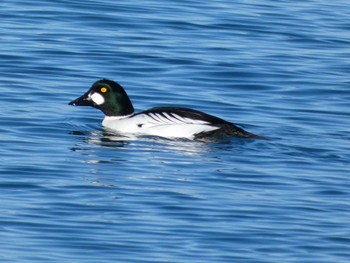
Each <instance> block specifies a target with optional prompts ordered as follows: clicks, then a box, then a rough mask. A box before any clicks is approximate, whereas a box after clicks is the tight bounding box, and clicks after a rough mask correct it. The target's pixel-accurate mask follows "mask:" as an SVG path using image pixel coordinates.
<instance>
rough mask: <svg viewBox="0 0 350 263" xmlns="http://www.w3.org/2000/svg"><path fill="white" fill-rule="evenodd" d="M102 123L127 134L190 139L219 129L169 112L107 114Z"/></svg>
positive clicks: (204, 122)
mask: <svg viewBox="0 0 350 263" xmlns="http://www.w3.org/2000/svg"><path fill="white" fill-rule="evenodd" d="M102 125H103V126H105V127H106V128H110V129H113V130H115V131H117V132H118V133H121V134H126V135H127V134H135V135H153V136H160V137H166V138H189V139H193V138H194V135H195V134H197V133H200V132H208V131H213V130H216V129H218V127H215V126H211V125H210V123H209V122H206V121H202V120H194V119H190V118H185V117H181V116H179V115H177V114H174V113H167V112H163V113H147V114H138V115H134V116H125V117H108V116H106V117H105V119H104V120H103V122H102Z"/></svg>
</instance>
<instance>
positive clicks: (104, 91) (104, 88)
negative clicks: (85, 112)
mask: <svg viewBox="0 0 350 263" xmlns="http://www.w3.org/2000/svg"><path fill="white" fill-rule="evenodd" d="M100 91H101V92H102V93H106V92H107V91H108V89H107V88H106V87H102V88H101V89H100Z"/></svg>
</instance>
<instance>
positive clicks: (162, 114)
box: [68, 79, 260, 140]
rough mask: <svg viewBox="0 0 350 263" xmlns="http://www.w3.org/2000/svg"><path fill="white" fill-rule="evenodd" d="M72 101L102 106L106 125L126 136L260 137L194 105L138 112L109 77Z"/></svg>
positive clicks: (103, 123)
mask: <svg viewBox="0 0 350 263" xmlns="http://www.w3.org/2000/svg"><path fill="white" fill-rule="evenodd" d="M68 104H69V105H72V106H91V107H94V108H96V109H99V110H101V111H102V112H103V113H104V115H105V117H104V119H103V121H102V126H104V127H105V128H107V129H109V130H113V131H114V132H116V133H118V134H119V135H122V136H126V137H128V136H157V137H163V138H169V139H176V138H183V139H190V140H199V139H205V138H210V137H239V138H259V137H260V136H258V135H255V134H253V133H250V132H248V131H245V130H244V129H243V128H241V127H238V126H236V125H235V124H234V123H231V122H228V121H225V120H223V119H221V118H219V117H216V116H213V115H210V114H207V113H204V112H201V111H198V110H194V109H190V108H182V107H167V106H165V107H155V108H151V109H148V110H145V111H141V112H138V113H135V110H134V107H133V104H132V103H131V100H130V98H129V96H128V95H127V93H126V91H125V89H124V88H123V87H122V86H121V85H120V84H119V83H117V82H115V81H113V80H109V79H101V80H98V81H96V82H95V83H93V85H92V86H91V88H90V89H89V90H88V91H87V92H86V93H85V94H83V95H82V96H80V97H78V98H77V99H75V100H73V101H71V102H69V103H68Z"/></svg>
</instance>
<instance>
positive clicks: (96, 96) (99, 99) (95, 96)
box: [90, 92, 105, 105]
mask: <svg viewBox="0 0 350 263" xmlns="http://www.w3.org/2000/svg"><path fill="white" fill-rule="evenodd" d="M90 98H91V99H92V101H93V102H95V103H96V104H97V105H102V104H103V103H105V98H104V97H103V96H102V95H101V94H99V93H97V92H95V93H92V94H91V95H90Z"/></svg>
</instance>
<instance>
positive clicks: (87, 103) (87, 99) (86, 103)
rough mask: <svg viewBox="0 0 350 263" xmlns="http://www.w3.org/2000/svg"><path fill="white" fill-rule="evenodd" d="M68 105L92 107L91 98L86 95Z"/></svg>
mask: <svg viewBox="0 0 350 263" xmlns="http://www.w3.org/2000/svg"><path fill="white" fill-rule="evenodd" d="M68 105H72V106H94V105H93V101H92V100H91V98H90V97H89V96H88V94H84V95H83V96H81V97H79V98H77V99H75V100H72V101H71V102H69V103H68Z"/></svg>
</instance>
